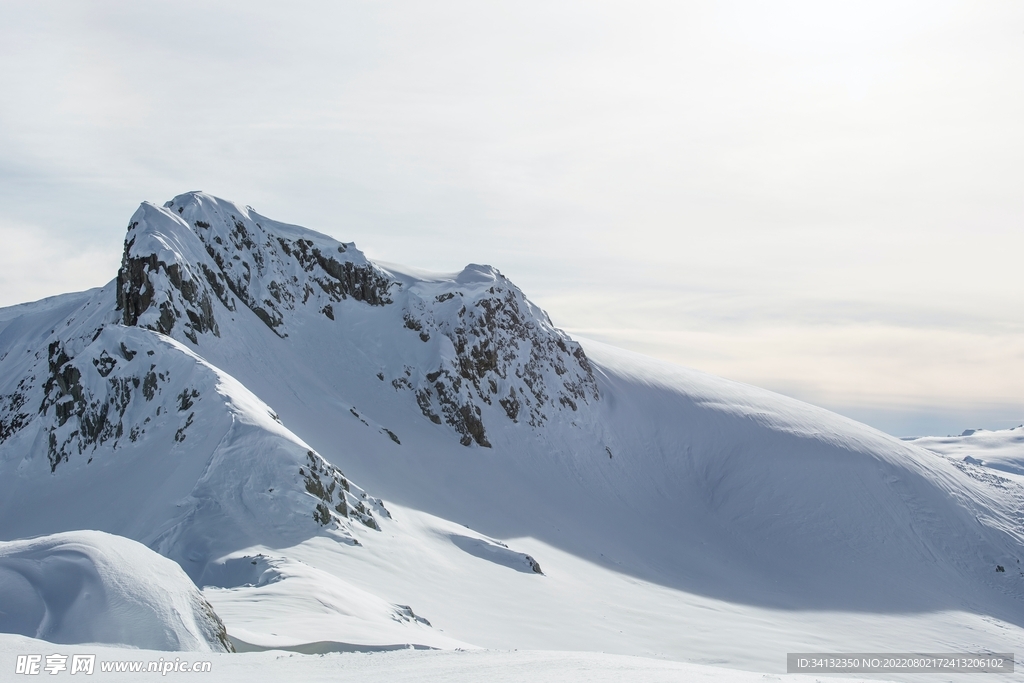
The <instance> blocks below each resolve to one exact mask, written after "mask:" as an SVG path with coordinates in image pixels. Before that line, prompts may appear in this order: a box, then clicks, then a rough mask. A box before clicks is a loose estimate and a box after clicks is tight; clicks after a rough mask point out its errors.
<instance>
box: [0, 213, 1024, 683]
mask: <svg viewBox="0 0 1024 683" xmlns="http://www.w3.org/2000/svg"><path fill="white" fill-rule="evenodd" d="M122 347H123V348H122ZM0 371H2V374H0V437H2V440H0V488H2V490H0V494H2V496H0V535H2V537H4V538H16V537H21V536H26V535H31V534H39V533H52V532H55V531H61V530H65V529H73V528H83V527H93V528H100V529H104V530H106V531H111V532H114V533H119V534H123V535H125V536H128V537H130V538H134V539H137V540H140V541H142V542H143V543H145V544H147V545H149V546H150V547H152V548H154V549H155V550H157V551H158V552H160V553H162V554H165V555H166V556H168V557H171V558H172V559H175V560H177V561H178V562H180V563H181V565H182V567H183V568H184V569H185V570H186V572H187V573H188V574H189V576H190V577H192V578H193V580H194V581H196V583H197V584H198V585H199V586H202V587H204V589H205V595H206V596H207V598H208V599H209V600H210V601H211V603H212V604H213V605H214V607H215V608H216V609H217V611H218V612H219V613H220V614H221V616H222V617H223V618H224V620H225V623H226V625H227V628H228V631H229V633H230V634H231V635H232V636H234V637H235V638H236V640H237V642H238V643H240V645H244V646H245V647H250V648H256V649H258V648H265V647H288V648H292V649H295V650H297V651H299V652H302V651H321V652H329V651H337V652H343V651H346V650H349V649H352V646H360V647H371V646H372V647H375V648H377V649H389V648H392V647H395V646H401V645H413V646H418V647H436V648H450V647H459V646H462V647H468V646H481V647H486V648H495V649H507V648H520V649H533V650H536V649H552V650H587V651H605V652H613V653H619V654H639V655H648V656H658V657H668V658H672V659H678V660H688V661H693V662H700V663H706V664H716V665H724V666H730V667H737V668H746V669H753V670H761V671H775V672H777V671H780V670H781V669H782V668H784V666H785V654H786V652H795V651H840V652H841V651H845V652H851V651H885V652H896V651H915V650H916V651H955V650H990V651H1014V650H1017V651H1020V650H1022V649H1024V648H1022V647H1021V646H1022V644H1024V631H1022V626H1024V603H1022V597H1024V575H1020V574H1019V573H1018V572H1010V571H1002V572H998V571H996V569H997V567H999V566H1002V567H1004V568H1006V567H1010V566H1014V567H1015V566H1017V560H1018V559H1019V557H1020V555H1021V550H1022V548H1021V541H1022V511H1024V489H1022V483H1021V482H1020V481H1018V480H1017V479H1016V478H1014V477H1009V476H1007V477H1003V476H1000V477H992V476H989V477H979V476H975V475H976V473H975V472H973V470H971V469H970V467H966V468H965V467H964V464H963V462H961V461H959V460H956V459H951V458H949V457H945V456H942V455H940V454H937V453H935V452H933V451H930V450H927V449H924V448H921V447H919V446H918V445H915V444H909V443H904V442H901V441H899V440H898V439H894V438H892V437H889V436H887V435H885V434H882V433H880V432H878V431H875V430H873V429H871V428H869V427H866V426H864V425H861V424H858V423H855V422H853V421H850V420H847V419H845V418H842V417H840V416H838V415H835V414H833V413H829V412H827V411H825V410H822V409H819V408H815V407H813V406H809V405H807V404H804V403H800V402H798V401H794V400H792V399H788V398H785V397H782V396H779V395H777V394H773V393H771V392H767V391H763V390H760V389H756V388H753V387H749V386H746V385H742V384H737V383H734V382H729V381H727V380H723V379H720V378H716V377H712V376H709V375H706V374H703V373H700V372H696V371H693V370H687V369H684V368H680V367H677V366H672V365H669V364H666V363H661V362H658V361H654V360H651V359H647V358H644V357H642V356H638V355H636V354H631V353H628V352H625V351H621V350H618V349H614V348H612V347H608V346H605V345H602V344H598V343H596V342H590V341H586V340H583V342H582V345H581V344H580V343H579V342H578V341H574V340H572V339H570V338H569V337H568V336H567V335H565V334H564V333H563V332H561V331H560V330H558V329H557V328H555V327H554V326H553V324H552V322H551V321H550V320H549V319H548V317H547V315H546V314H545V313H544V312H543V311H541V310H540V309H539V308H537V307H536V306H535V305H533V304H532V303H530V302H529V300H528V299H527V298H526V297H525V296H524V295H523V293H522V292H521V291H520V290H519V289H518V288H517V287H515V285H514V284H512V283H511V282H509V281H508V280H507V279H506V278H504V276H502V275H501V273H500V272H498V271H497V270H495V269H494V268H491V267H489V266H477V265H471V266H468V267H467V268H466V269H464V270H463V271H461V272H459V273H453V274H428V273H423V272H421V271H417V270H415V269H411V268H405V267H400V266H395V265H392V264H383V263H381V264H377V263H374V262H372V261H370V260H368V259H366V258H365V256H364V255H363V254H362V253H361V252H359V250H358V249H357V248H356V247H355V245H353V244H351V243H342V242H338V241H335V240H333V239H332V238H330V237H327V236H325V235H322V234H320V233H314V232H312V231H305V230H304V229H302V228H299V227H296V226H290V225H285V224H281V223H277V222H274V221H271V220H269V219H266V218H265V217H262V216H260V215H259V214H257V213H256V212H254V211H252V210H251V209H249V208H247V207H241V206H238V205H235V204H232V203H230V202H226V201H224V200H221V199H217V198H215V197H210V196H209V195H204V194H201V193H189V194H186V195H181V196H179V197H176V198H174V199H173V200H172V201H170V202H168V203H167V205H166V206H164V207H157V206H154V205H151V204H146V205H143V207H141V208H140V209H139V211H138V212H137V213H136V214H135V216H134V217H133V218H132V221H131V224H130V226H129V232H128V237H127V238H126V245H125V256H124V261H123V264H122V268H121V271H120V273H119V275H118V279H117V280H116V281H115V282H113V283H111V284H110V285H108V287H106V288H103V289H100V290H93V291H92V292H87V293H82V294H74V295H67V296H66V297H63V298H62V297H56V298H54V299H50V300H46V301H44V302H38V303H37V304H26V305H23V306H19V307H15V308H14V309H6V310H4V311H0ZM147 387H149V389H147ZM126 388H127V389H128V391H127V392H125V391H124V389H126ZM104 406H106V407H104ZM136 430H137V431H136ZM133 434H135V438H132V435H133ZM342 472H344V474H342ZM989 472H990V471H989ZM356 482H358V486H357V485H356ZM360 487H362V488H360ZM254 562H255V564H253V563H254ZM535 566H536V568H537V569H540V570H541V571H540V572H538V571H536V569H535ZM427 622H429V625H428V623H427Z"/></svg>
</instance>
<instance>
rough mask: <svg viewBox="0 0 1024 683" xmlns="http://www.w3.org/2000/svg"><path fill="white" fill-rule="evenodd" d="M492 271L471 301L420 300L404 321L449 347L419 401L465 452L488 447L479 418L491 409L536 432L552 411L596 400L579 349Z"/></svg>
mask: <svg viewBox="0 0 1024 683" xmlns="http://www.w3.org/2000/svg"><path fill="white" fill-rule="evenodd" d="M491 272H492V273H493V277H494V278H495V280H496V284H495V285H493V286H490V287H486V288H482V289H481V288H477V290H478V291H477V293H476V294H467V293H465V292H463V291H457V290H456V291H448V292H443V293H441V294H438V295H435V296H433V297H432V298H430V299H420V301H419V302H417V303H415V304H413V305H411V306H410V309H411V310H410V312H408V313H407V314H406V315H405V327H406V328H408V329H410V330H412V331H414V332H419V333H420V334H424V333H433V334H436V335H443V336H444V337H445V338H447V340H448V341H450V342H451V345H452V348H453V349H454V352H455V357H454V359H453V360H449V361H447V362H442V363H441V366H440V367H438V368H437V369H436V370H435V371H433V372H428V373H426V374H425V377H424V379H425V381H424V382H422V383H420V385H419V386H418V387H416V389H415V395H416V402H417V404H418V405H419V407H420V410H421V411H422V412H423V414H424V416H426V417H427V418H428V419H429V420H431V421H433V422H435V423H438V424H440V423H441V422H442V421H443V422H444V423H446V424H448V425H449V426H451V427H452V428H453V429H455V431H456V432H458V433H459V434H460V437H461V439H460V440H461V442H462V444H463V445H467V446H468V445H470V444H472V443H476V444H477V445H479V446H484V447H487V446H489V445H490V443H489V442H488V439H487V436H486V431H485V427H484V422H483V414H484V412H485V407H486V406H492V405H493V404H494V403H495V402H496V403H497V404H498V406H499V407H500V408H501V410H502V412H503V413H504V415H505V416H506V417H507V418H508V419H510V420H512V421H513V422H519V421H520V420H524V421H525V422H526V423H527V424H529V425H530V426H532V427H539V426H541V425H543V424H544V423H545V422H546V421H547V420H548V419H549V416H550V415H551V414H553V413H554V412H557V411H560V410H563V409H565V410H570V411H572V412H576V411H577V410H578V409H579V407H580V405H581V404H587V403H588V402H589V401H596V400H598V399H599V394H598V388H597V382H596V381H595V379H594V374H593V370H592V368H591V366H590V362H589V361H588V360H587V357H586V354H585V353H584V352H583V349H582V348H581V347H580V346H579V344H577V343H576V342H574V341H572V340H571V339H570V338H569V337H568V336H566V335H565V333H563V332H562V331H561V330H558V329H556V328H555V327H554V326H552V325H551V322H550V320H548V318H547V315H546V314H544V312H543V311H541V310H540V309H538V308H536V307H535V306H533V305H532V304H531V303H530V302H529V301H528V300H527V299H526V298H525V297H524V296H523V293H522V292H521V291H520V290H519V289H518V288H517V287H516V286H515V285H513V284H512V283H511V282H509V281H508V280H507V279H506V278H505V277H504V276H502V275H501V274H500V273H497V271H493V270H491ZM399 379H401V378H399ZM395 382H398V380H395ZM395 382H393V384H395ZM399 386H400V383H399V384H395V387H396V388H399Z"/></svg>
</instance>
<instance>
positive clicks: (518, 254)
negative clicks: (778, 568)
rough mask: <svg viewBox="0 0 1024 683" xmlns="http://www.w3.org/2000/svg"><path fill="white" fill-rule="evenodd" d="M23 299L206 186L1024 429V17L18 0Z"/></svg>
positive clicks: (715, 367) (852, 5)
mask: <svg viewBox="0 0 1024 683" xmlns="http://www.w3.org/2000/svg"><path fill="white" fill-rule="evenodd" d="M0 93H2V94H0V244H2V249H0V306H2V305H9V304H14V303H19V302H21V301H27V300H32V299H37V298H41V297H44V296H49V295H52V294H57V293H61V292H64V291H70V290H79V289H85V288H88V287H93V286H98V285H101V284H103V283H105V282H107V281H108V280H110V279H111V278H112V277H113V276H114V274H115V273H116V270H117V266H118V263H119V260H120V252H121V248H122V239H123V237H124V230H125V227H126V225H127V221H128V218H129V217H130V216H131V214H132V212H133V211H134V209H135V207H136V206H137V205H138V203H139V202H140V201H142V200H149V201H154V202H160V203H162V202H164V201H166V200H167V199H169V198H171V197H172V196H174V195H175V194H179V193H181V192H184V191H187V190H193V189H201V190H204V191H206V192H210V193H212V194H216V195H219V196H222V197H226V198H229V199H233V200H236V201H239V202H242V203H245V204H251V205H252V206H253V207H254V208H256V209H257V210H258V211H260V212H261V213H263V214H265V215H268V216H271V217H274V218H277V219H279V220H284V221H288V222H292V223H299V224H302V225H306V226H309V227H311V228H315V229H317V230H320V231H323V232H327V233H329V234H332V235H334V236H335V237H337V238H339V239H343V240H345V241H355V242H356V243H357V245H358V246H359V247H360V248H362V249H363V250H364V251H366V252H367V254H368V255H369V256H370V257H372V258H378V259H382V260H386V261H396V262H400V263H406V264H408V265H413V266H418V267H421V268H426V269H433V270H443V271H450V270H457V269H460V268H461V267H462V266H463V265H465V264H466V263H469V262H476V263H489V264H492V265H494V266H496V267H498V268H499V269H500V270H502V272H504V273H505V274H506V275H508V276H509V277H510V278H511V279H512V280H513V281H514V282H516V283H517V284H519V285H520V286H521V287H522V288H523V290H524V291H525V292H526V293H527V295H528V296H530V297H531V298H532V299H534V300H535V301H537V302H538V303H539V304H540V305H542V306H543V307H544V308H546V309H547V310H548V312H549V313H550V314H551V317H552V319H553V320H554V321H555V324H556V325H559V326H561V327H563V328H565V329H566V330H567V331H568V332H569V333H570V334H573V335H577V336H583V337H590V338H594V339H599V340H602V341H606V342H610V343H613V344H617V345H619V346H623V347H626V348H630V349H634V350H637V351H640V352H643V353H647V354H650V355H653V356H657V357H660V358H664V359H668V360H671V361H674V362H678V363H681V364H684V365H688V366H691V367H696V368H699V369H702V370H706V371H709V372H713V373H715V374H719V375H723V376H725V377H729V378H733V379H737V380H741V381H744V382H749V383H752V384H756V385H759V386H764V387H767V388H770V389H773V390H776V391H780V392H782V393H785V394H788V395H791V396H795V397H797V398H801V399H804V400H807V401H810V402H813V403H817V404H819V405H824V406H826V407H829V408H832V409H835V410H837V411H839V412H841V413H844V414H846V415H849V416H851V417H854V418H857V419H861V420H864V421H866V422H868V423H869V424H872V425H874V426H877V427H879V428H881V429H885V430H886V431H889V432H891V433H894V434H898V435H908V434H922V433H941V434H946V433H951V432H954V431H955V432H957V433H958V432H959V431H961V430H962V429H964V428H968V427H987V428H1005V427H1010V426H1014V425H1017V424H1020V423H1021V422H1024V286H1022V285H1024V267H1022V258H1024V124H1022V122H1024V3H1022V2H1019V1H1018V0H1013V1H1011V2H982V1H980V0H971V1H969V2H943V1H940V0H928V1H926V2H916V3H900V2H894V1H893V0H886V1H884V2H867V1H864V0H858V1H857V2H849V3H835V2H833V3H826V2H821V1H820V0H811V1H807V2H782V1H780V0H773V1H772V2H701V3H681V2H678V1H666V2H647V3H644V2H637V0H630V1H629V2H600V1H594V0H589V1H587V2H565V1H562V0H544V1H543V2H534V1H533V0H517V1H516V2H497V1H492V0H488V1H487V2H479V1H466V2H452V1H448V0H438V1H434V2H422V1H420V2H394V3H386V2H369V1H367V2H321V3H314V2H304V1H302V0H291V1H290V2H287V3H281V2H254V1H253V0H247V1H246V2H220V3H217V2H187V1H184V0H175V1H174V2H166V3H161V2H145V3H139V2H133V1H127V0H126V1H124V2H81V1H80V0H75V1H73V2H46V1H45V0H32V1H27V2H19V1H17V0H4V2H2V3H0Z"/></svg>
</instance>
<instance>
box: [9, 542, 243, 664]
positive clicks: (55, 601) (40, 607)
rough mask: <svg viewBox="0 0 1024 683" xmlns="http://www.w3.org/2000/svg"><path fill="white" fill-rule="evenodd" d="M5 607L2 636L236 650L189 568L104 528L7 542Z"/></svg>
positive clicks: (54, 640) (184, 649) (217, 650)
mask: <svg viewBox="0 0 1024 683" xmlns="http://www.w3.org/2000/svg"><path fill="white" fill-rule="evenodd" d="M0 604H2V605H3V609H2V610H0V632H4V633H19V634H22V635H26V636H31V637H36V638H44V639H46V640H48V641H50V642H52V643H115V644H124V645H130V646H133V647H139V648H147V649H151V650H180V651H191V652H224V651H226V650H227V649H229V648H230V645H229V644H228V640H227V633H226V632H225V630H224V625H223V624H222V623H221V621H220V619H219V618H218V617H217V615H216V613H214V611H213V608H212V607H210V604H209V603H208V602H207V601H206V600H204V599H203V596H202V595H201V594H200V593H199V590H198V589H197V588H196V587H195V585H193V583H192V582H191V581H189V579H188V577H187V576H185V573H184V572H183V571H182V570H181V567H179V566H178V565H177V564H175V563H174V562H171V561H170V560H168V559H167V558H164V557H161V556H160V555H157V554H156V553H154V552H153V551H152V550H150V549H149V548H146V547H145V546H143V545H141V544H139V543H136V542H135V541H130V540H128V539H126V538H121V537H119V536H113V535H111V534H107V533H103V532H100V531H70V532H65V533H61V534H54V535H52V536H43V537H40V538H34V539H31V540H25V541H9V542H6V543H0ZM8 671H9V670H8Z"/></svg>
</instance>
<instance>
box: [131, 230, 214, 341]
mask: <svg viewBox="0 0 1024 683" xmlns="http://www.w3.org/2000/svg"><path fill="white" fill-rule="evenodd" d="M135 225H137V224H136V223H133V225H132V226H129V230H131V229H132V228H134V227H135ZM130 234H131V233H130V232H129V235H130ZM134 243H135V240H134V239H131V238H129V239H127V240H126V241H125V245H124V255H123V256H122V259H121V268H120V270H118V272H117V309H118V310H120V311H121V312H122V322H123V323H124V324H125V325H128V326H135V325H138V324H139V318H140V316H142V314H143V313H145V312H146V311H148V310H149V309H150V308H151V307H152V306H153V305H154V304H156V305H157V306H158V310H159V316H157V317H156V320H155V321H153V322H150V323H148V324H146V325H144V326H145V327H148V328H149V329H152V330H155V331H157V332H161V333H162V334H166V335H170V334H171V333H172V332H173V331H174V328H175V325H176V324H179V323H180V325H181V329H182V333H183V334H184V335H185V336H186V337H187V338H188V339H189V340H190V341H191V342H192V343H193V344H196V343H198V341H199V340H198V335H199V334H203V333H205V332H211V333H213V334H214V335H217V336H218V337H219V336H220V328H219V327H218V325H217V321H216V320H215V319H214V316H213V303H212V301H211V300H210V294H209V291H208V289H207V287H206V286H204V284H203V281H201V280H199V279H198V278H197V277H195V276H194V275H193V274H192V272H191V268H189V265H188V264H181V263H170V264H168V263H164V262H163V261H160V260H158V258H157V255H156V254H147V255H142V256H139V255H134V254H133V250H132V247H133V246H134ZM200 265H205V264H200ZM204 270H206V271H209V269H208V268H206V269H204ZM209 276H210V274H209V273H207V278H209ZM164 282H166V284H167V285H169V287H166V286H161V285H162V284H163V283H164ZM214 282H216V278H214ZM213 289H214V291H216V290H217V288H216V287H214V288H213ZM161 291H163V292H166V293H167V294H168V295H169V296H167V297H166V298H164V299H163V300H162V301H159V302H157V301H156V300H155V296H156V294H157V293H158V292H161Z"/></svg>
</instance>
